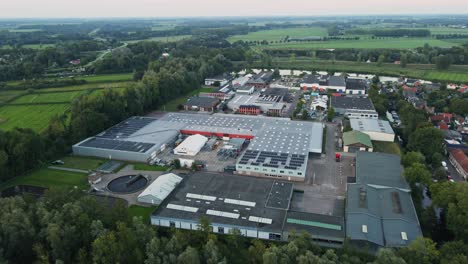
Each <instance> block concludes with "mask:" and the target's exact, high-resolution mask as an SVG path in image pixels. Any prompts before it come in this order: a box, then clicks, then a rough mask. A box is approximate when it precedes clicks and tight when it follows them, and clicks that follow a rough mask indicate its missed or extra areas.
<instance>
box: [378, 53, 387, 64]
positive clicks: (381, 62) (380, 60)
mask: <svg viewBox="0 0 468 264" xmlns="http://www.w3.org/2000/svg"><path fill="white" fill-rule="evenodd" d="M384 62H385V56H384V55H383V54H381V55H380V56H379V58H378V59H377V67H380V66H382V64H383V63H384Z"/></svg>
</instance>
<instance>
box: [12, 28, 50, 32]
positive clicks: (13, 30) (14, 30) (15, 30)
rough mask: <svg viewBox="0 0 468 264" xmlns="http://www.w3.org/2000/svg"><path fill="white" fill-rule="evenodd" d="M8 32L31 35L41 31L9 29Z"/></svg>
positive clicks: (35, 29)
mask: <svg viewBox="0 0 468 264" xmlns="http://www.w3.org/2000/svg"><path fill="white" fill-rule="evenodd" d="M8 31H9V32H12V33H31V32H38V31H42V29H38V28H28V29H19V28H17V29H9V30H8Z"/></svg>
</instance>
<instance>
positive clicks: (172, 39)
mask: <svg viewBox="0 0 468 264" xmlns="http://www.w3.org/2000/svg"><path fill="white" fill-rule="evenodd" d="M191 36H192V35H179V36H169V37H154V38H148V39H137V40H130V41H125V42H127V43H129V44H132V43H137V42H141V41H158V42H176V41H179V40H183V39H187V38H190V37H191Z"/></svg>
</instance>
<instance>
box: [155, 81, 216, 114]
mask: <svg viewBox="0 0 468 264" xmlns="http://www.w3.org/2000/svg"><path fill="white" fill-rule="evenodd" d="M212 90H213V88H210V87H203V88H199V89H197V90H195V91H192V92H190V93H189V94H187V95H184V96H181V97H179V98H176V99H174V100H171V101H169V102H168V103H167V104H165V105H164V106H162V107H161V108H160V109H159V110H164V111H168V112H177V111H178V109H177V106H178V105H180V104H183V103H185V102H187V99H189V98H190V97H191V96H194V95H196V94H198V93H203V92H211V91H212Z"/></svg>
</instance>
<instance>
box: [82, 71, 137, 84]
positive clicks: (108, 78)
mask: <svg viewBox="0 0 468 264" xmlns="http://www.w3.org/2000/svg"><path fill="white" fill-rule="evenodd" d="M75 79H76V80H85V81H87V82H89V83H100V82H121V81H131V80H132V79H133V73H119V74H100V75H93V76H77V77H75Z"/></svg>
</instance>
